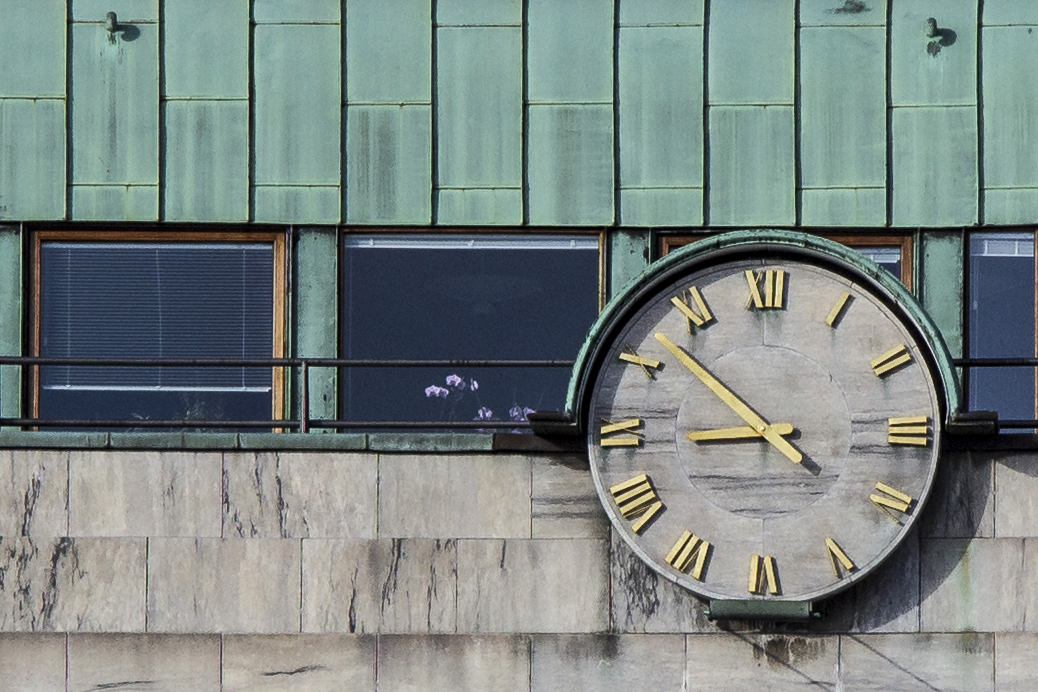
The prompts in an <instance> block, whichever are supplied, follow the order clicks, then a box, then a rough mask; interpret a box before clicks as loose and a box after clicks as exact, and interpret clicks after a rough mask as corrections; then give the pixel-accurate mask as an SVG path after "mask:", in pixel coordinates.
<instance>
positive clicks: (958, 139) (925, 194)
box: [891, 106, 978, 227]
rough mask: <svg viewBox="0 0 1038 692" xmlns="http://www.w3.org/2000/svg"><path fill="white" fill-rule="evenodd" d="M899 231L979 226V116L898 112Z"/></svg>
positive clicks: (961, 110) (964, 110)
mask: <svg viewBox="0 0 1038 692" xmlns="http://www.w3.org/2000/svg"><path fill="white" fill-rule="evenodd" d="M891 127H892V128H893V132H892V133H891V134H892V136H891V139H892V141H893V148H894V151H893V162H894V170H893V185H894V195H893V209H892V210H891V213H892V222H893V224H894V225H895V226H929V227H937V226H964V225H971V224H975V223H977V197H978V189H977V184H978V183H977V110H976V108H973V107H971V106H962V107H957V108H951V107H933V108H895V109H894V113H893V117H892V124H891Z"/></svg>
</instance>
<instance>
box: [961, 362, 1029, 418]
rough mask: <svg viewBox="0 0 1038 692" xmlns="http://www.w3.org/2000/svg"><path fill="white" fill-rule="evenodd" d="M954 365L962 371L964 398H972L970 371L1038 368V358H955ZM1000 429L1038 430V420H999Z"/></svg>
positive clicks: (967, 399)
mask: <svg viewBox="0 0 1038 692" xmlns="http://www.w3.org/2000/svg"><path fill="white" fill-rule="evenodd" d="M952 364H953V365H955V366H956V367H957V368H961V369H962V386H963V392H962V394H963V398H964V399H965V400H966V402H967V405H968V402H969V398H970V371H971V370H972V369H973V368H1026V367H1033V368H1038V358H953V359H952ZM998 427H999V428H1013V429H1017V430H1038V418H1015V419H1012V418H1010V419H1006V418H999V419H998Z"/></svg>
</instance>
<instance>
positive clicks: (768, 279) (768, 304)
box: [746, 269, 786, 310]
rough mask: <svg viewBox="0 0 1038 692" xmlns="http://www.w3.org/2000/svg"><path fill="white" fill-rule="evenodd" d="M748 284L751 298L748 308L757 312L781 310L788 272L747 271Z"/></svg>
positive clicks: (776, 270) (780, 270) (747, 304)
mask: <svg viewBox="0 0 1038 692" xmlns="http://www.w3.org/2000/svg"><path fill="white" fill-rule="evenodd" d="M746 283H747V284H749V287H750V298H749V300H747V302H746V306H747V307H750V306H752V307H753V308H755V309H757V310H781V309H782V308H783V307H785V306H784V305H783V302H784V301H783V295H784V293H785V289H786V272H785V270H783V269H762V270H759V271H753V270H752V269H747V270H746Z"/></svg>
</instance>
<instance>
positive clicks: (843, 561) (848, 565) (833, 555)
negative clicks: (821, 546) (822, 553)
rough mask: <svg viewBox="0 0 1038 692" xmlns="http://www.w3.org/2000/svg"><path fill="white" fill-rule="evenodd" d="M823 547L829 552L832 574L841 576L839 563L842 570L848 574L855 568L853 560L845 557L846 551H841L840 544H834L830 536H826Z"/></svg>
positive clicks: (837, 576)
mask: <svg viewBox="0 0 1038 692" xmlns="http://www.w3.org/2000/svg"><path fill="white" fill-rule="evenodd" d="M825 547H826V550H827V551H828V553H829V562H830V563H831V564H832V566H833V574H835V575H836V578H837V579H841V578H842V576H841V575H840V566H841V565H842V566H843V571H844V572H845V573H848V574H849V573H850V572H853V571H854V570H856V569H857V567H856V566H855V565H854V562H853V561H852V560H851V559H850V558H849V557H847V553H845V552H843V550H842V549H841V548H840V546H839V545H837V544H836V541H834V540H833V539H831V538H826V539H825Z"/></svg>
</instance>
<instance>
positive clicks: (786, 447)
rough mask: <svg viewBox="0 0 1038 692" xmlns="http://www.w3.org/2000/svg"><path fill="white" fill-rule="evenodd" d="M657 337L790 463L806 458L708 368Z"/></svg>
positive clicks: (664, 337) (658, 336) (665, 338)
mask: <svg viewBox="0 0 1038 692" xmlns="http://www.w3.org/2000/svg"><path fill="white" fill-rule="evenodd" d="M655 336H656V341H659V342H660V343H661V344H663V347H664V348H666V349H667V350H668V351H670V352H671V354H672V355H673V356H674V357H675V358H677V359H678V361H680V362H681V364H682V365H684V366H685V367H686V368H688V369H689V370H691V371H692V374H693V375H695V376H696V377H698V378H699V381H700V382H702V383H703V384H705V385H706V386H707V387H708V388H709V389H710V391H712V392H713V393H714V394H716V395H717V398H719V399H720V400H721V401H723V402H724V403H725V405H726V406H728V408H730V409H732V410H733V411H735V413H736V415H738V416H739V417H740V418H742V419H743V420H744V421H746V423H747V424H748V425H750V426H751V427H752V428H753V429H754V430H756V431H757V432H759V433H760V434H761V436H762V437H763V438H764V439H765V440H767V441H768V442H770V443H771V444H772V446H774V447H775V449H777V450H778V451H780V452H782V453H783V454H784V455H785V456H786V457H787V458H788V459H789V460H790V461H792V462H793V463H795V464H799V463H800V461H801V460H802V459H803V458H804V456H803V455H802V454H801V453H800V452H798V451H797V449H796V447H794V446H793V445H791V444H789V443H788V442H786V440H785V439H783V437H782V435H781V434H780V433H779V432H778V431H777V430H775V429H774V428H772V427H771V426H770V425H768V422H767V421H766V420H764V419H763V418H761V417H760V416H758V415H757V414H756V413H754V411H753V409H751V408H750V407H749V406H747V405H746V403H745V402H743V400H742V399H740V398H739V397H738V396H736V395H735V393H734V392H733V391H732V390H730V389H728V388H727V387H725V386H724V385H723V384H721V383H720V381H718V379H717V378H716V377H714V376H713V375H711V374H710V372H709V371H708V370H707V369H706V368H704V367H703V366H702V365H700V364H699V363H698V362H697V361H696V360H695V359H694V358H693V357H692V356H690V355H688V354H687V353H685V352H684V351H683V350H681V348H679V347H678V346H677V345H676V344H675V343H674V342H672V341H671V340H670V339H668V338H667V337H666V336H664V335H663V334H662V333H660V332H656V334H655Z"/></svg>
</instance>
